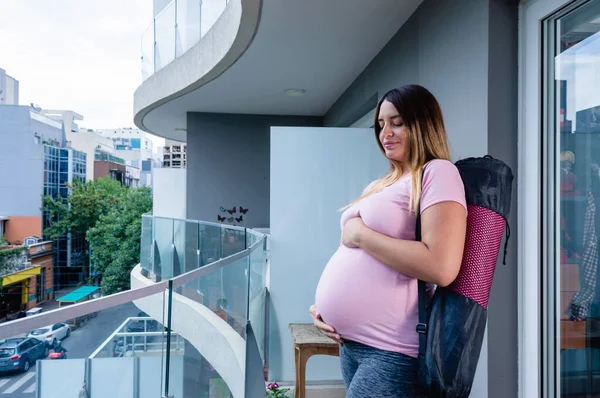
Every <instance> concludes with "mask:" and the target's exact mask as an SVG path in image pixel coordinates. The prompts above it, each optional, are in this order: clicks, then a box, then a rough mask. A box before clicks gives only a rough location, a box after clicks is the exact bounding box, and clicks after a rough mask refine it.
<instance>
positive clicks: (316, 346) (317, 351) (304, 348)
mask: <svg viewBox="0 0 600 398" xmlns="http://www.w3.org/2000/svg"><path fill="white" fill-rule="evenodd" d="M289 327H290V330H291V332H292V343H293V344H294V365H295V368H296V383H295V386H294V398H305V397H306V362H307V361H308V358H310V357H311V356H313V355H333V356H336V357H338V356H340V346H339V344H338V343H336V342H335V341H333V340H331V339H330V338H329V337H326V336H324V335H323V334H321V332H319V331H318V330H317V328H315V325H313V324H312V323H290V325H289Z"/></svg>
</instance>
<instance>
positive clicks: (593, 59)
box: [524, 0, 600, 397]
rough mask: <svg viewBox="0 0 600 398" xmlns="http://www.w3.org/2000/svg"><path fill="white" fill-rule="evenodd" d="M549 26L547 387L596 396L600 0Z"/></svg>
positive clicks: (599, 387) (575, 6) (580, 4)
mask: <svg viewBox="0 0 600 398" xmlns="http://www.w3.org/2000/svg"><path fill="white" fill-rule="evenodd" d="M543 26H544V37H545V42H544V60H545V61H544V65H545V67H544V90H543V91H544V93H545V104H544V109H543V113H544V119H543V123H544V127H543V147H544V151H545V153H546V156H545V159H546V161H545V167H544V179H543V181H544V187H543V191H542V192H543V195H542V196H543V210H544V217H545V219H546V222H545V223H544V225H549V226H552V228H547V227H545V228H543V229H542V234H543V245H544V251H543V256H544V259H543V261H542V268H541V273H540V274H541V275H542V278H543V279H542V291H543V309H544V313H545V316H544V319H545V323H544V328H543V334H542V336H543V339H542V340H543V341H544V356H545V360H544V361H542V362H543V363H544V365H543V366H547V367H548V368H547V369H545V370H544V372H543V375H544V377H545V378H546V379H547V380H545V383H544V384H545V385H546V386H547V387H546V388H547V389H548V390H549V391H548V393H547V394H544V395H545V396H562V397H591V396H597V394H600V278H599V272H598V265H599V258H600V256H599V255H600V252H599V247H598V246H599V245H598V243H599V240H598V239H599V237H600V0H588V1H576V2H574V3H572V4H571V5H569V6H568V7H566V8H564V9H562V10H561V11H560V12H559V13H557V14H555V15H553V16H551V17H550V18H548V19H546V20H545V21H544V24H543ZM524 266H528V265H527V264H524Z"/></svg>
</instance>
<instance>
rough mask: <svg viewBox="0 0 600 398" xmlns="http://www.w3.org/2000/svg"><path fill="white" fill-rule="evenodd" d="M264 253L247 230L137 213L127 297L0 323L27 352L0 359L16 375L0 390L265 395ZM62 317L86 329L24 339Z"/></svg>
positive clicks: (48, 397)
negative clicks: (54, 339)
mask: <svg viewBox="0 0 600 398" xmlns="http://www.w3.org/2000/svg"><path fill="white" fill-rule="evenodd" d="M266 247H267V245H266V237H265V235H263V234H260V233H258V232H256V231H253V230H250V229H245V228H238V227H228V226H224V225H220V224H212V223H204V222H197V221H190V220H176V219H166V218H160V217H153V216H150V215H145V216H144V217H143V220H142V241H141V247H140V257H141V261H140V264H139V265H138V266H136V267H135V268H134V269H133V270H132V272H131V285H132V289H131V290H127V291H124V292H120V293H117V294H114V295H110V296H106V297H101V298H97V299H93V300H89V301H86V302H83V303H79V304H72V305H69V306H67V307H62V308H59V309H56V310H51V311H48V312H42V313H40V314H38V315H34V316H28V317H26V318H22V319H18V320H15V321H11V322H6V323H2V324H0V339H5V340H6V341H5V342H4V343H3V344H9V345H10V344H13V345H15V346H17V345H25V344H27V345H31V347H30V348H24V349H23V350H22V351H21V350H20V349H19V348H15V350H16V351H15V355H14V356H13V357H10V358H6V359H5V358H2V357H0V367H2V366H5V367H7V366H8V367H14V369H15V370H17V371H21V372H23V371H24V374H25V375H24V376H23V373H15V376H14V379H15V380H14V383H13V382H12V379H11V380H10V381H9V382H7V383H8V384H6V386H7V387H8V388H9V389H10V388H12V389H14V390H15V391H16V392H19V391H20V390H19V391H17V389H22V390H24V391H21V392H36V394H37V395H36V396H37V397H41V398H54V397H57V398H58V397H66V396H85V397H88V398H89V397H93V398H94V397H108V396H110V397H123V398H129V397H131V398H138V397H151V396H157V397H158V396H168V397H175V398H179V397H191V396H194V397H209V396H227V397H244V396H245V397H260V396H262V397H265V396H266V391H265V388H264V366H265V358H266V353H265V348H266V344H265V342H266V305H267V304H266V303H267V289H266V278H265V271H266V261H267V252H266V250H267V249H266ZM70 319H85V322H81V323H78V324H77V325H72V326H70V327H69V328H68V329H65V330H68V333H64V335H63V336H61V337H60V338H59V339H60V340H62V343H61V344H58V345H57V347H56V348H55V349H53V348H52V347H50V344H49V343H48V342H47V341H46V340H44V339H43V338H41V340H43V341H41V340H40V341H39V342H38V340H39V338H35V337H33V340H31V342H29V341H28V340H27V336H29V335H30V332H32V331H33V330H37V329H40V328H46V327H48V325H57V324H61V323H67V322H68V321H69V320H70ZM50 328H52V326H50ZM60 347H62V348H64V349H66V352H65V353H63V358H62V359H54V358H53V357H54V356H56V354H54V353H53V351H55V350H56V351H57V353H60V352H62V349H61V348H60ZM18 354H19V355H18ZM17 357H18V358H17ZM25 361H27V362H25ZM5 362H6V363H5ZM26 364H27V365H26ZM11 369H12V368H11ZM11 377H12V376H11ZM7 380H8V379H7ZM22 380H25V382H22ZM107 380H110V381H111V382H110V383H107ZM11 386H13V387H11Z"/></svg>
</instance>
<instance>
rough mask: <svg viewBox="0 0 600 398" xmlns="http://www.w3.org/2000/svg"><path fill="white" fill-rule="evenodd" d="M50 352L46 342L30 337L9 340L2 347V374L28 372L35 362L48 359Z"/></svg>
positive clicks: (0, 360) (0, 365)
mask: <svg viewBox="0 0 600 398" xmlns="http://www.w3.org/2000/svg"><path fill="white" fill-rule="evenodd" d="M49 352H50V348H48V343H46V341H40V340H38V339H32V338H28V337H25V338H18V339H7V340H6V341H5V342H4V343H3V344H2V345H0V372H8V371H12V370H20V371H22V372H27V371H28V370H29V367H30V366H31V365H32V364H33V363H34V362H35V361H37V360H38V359H43V358H46V357H47V356H48V354H49Z"/></svg>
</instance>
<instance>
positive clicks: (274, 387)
mask: <svg viewBox="0 0 600 398" xmlns="http://www.w3.org/2000/svg"><path fill="white" fill-rule="evenodd" d="M289 391H290V389H289V388H279V384H277V383H276V382H273V383H269V384H268V385H267V398H289V395H288V392H289Z"/></svg>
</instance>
